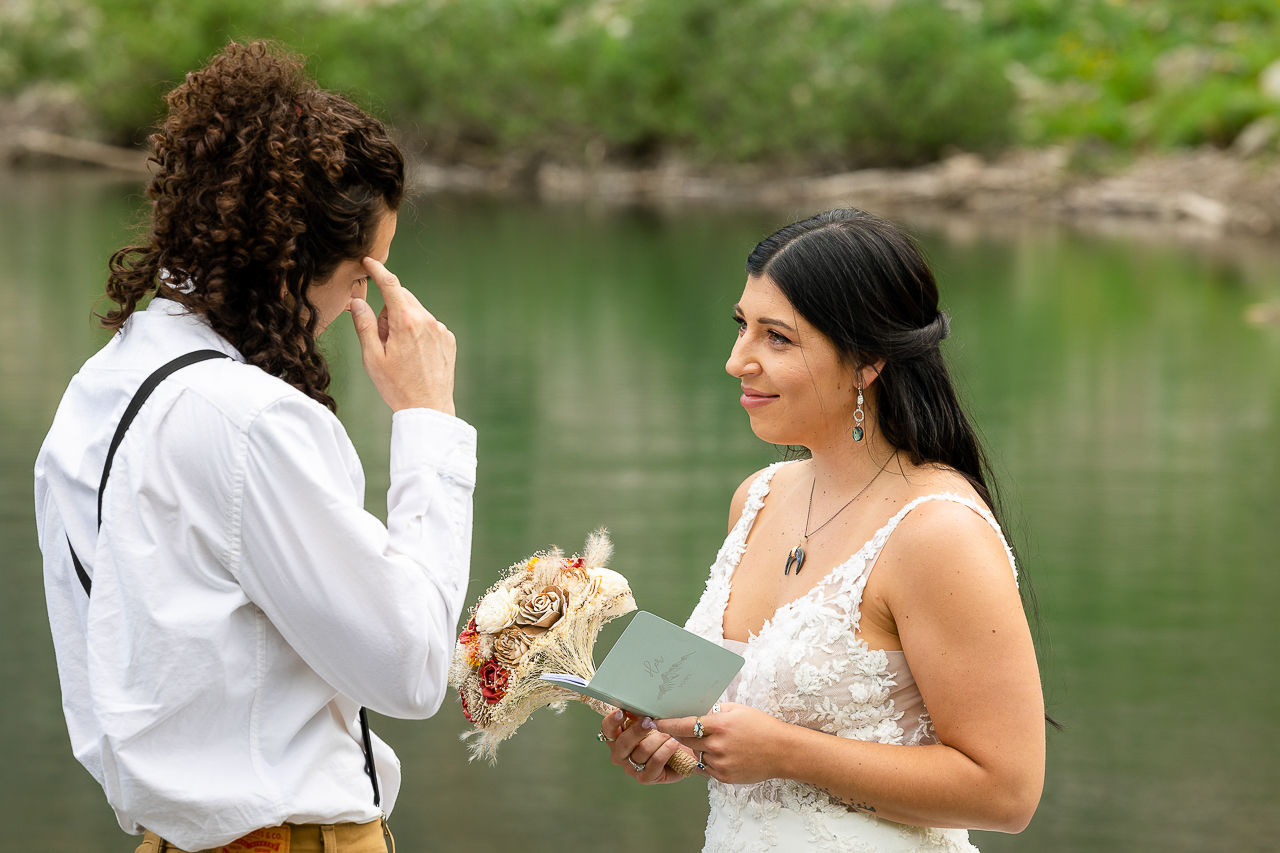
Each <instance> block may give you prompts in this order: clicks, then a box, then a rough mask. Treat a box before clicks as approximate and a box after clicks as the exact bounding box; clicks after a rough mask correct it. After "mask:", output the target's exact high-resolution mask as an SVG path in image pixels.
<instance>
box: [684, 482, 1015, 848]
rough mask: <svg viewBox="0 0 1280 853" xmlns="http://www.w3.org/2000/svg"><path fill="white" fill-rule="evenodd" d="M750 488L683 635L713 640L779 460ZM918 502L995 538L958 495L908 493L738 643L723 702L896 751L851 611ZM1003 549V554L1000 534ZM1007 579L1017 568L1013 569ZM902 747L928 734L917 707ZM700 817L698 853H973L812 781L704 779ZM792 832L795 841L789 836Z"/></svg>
mask: <svg viewBox="0 0 1280 853" xmlns="http://www.w3.org/2000/svg"><path fill="white" fill-rule="evenodd" d="M784 464H787V463H777V464H775V465H771V466H770V467H769V468H767V469H766V470H765V471H763V472H762V473H761V474H760V475H759V476H758V477H757V478H756V480H755V482H753V483H752V484H751V487H750V489H749V490H748V493H747V501H746V504H745V506H744V507H743V511H742V516H741V518H739V519H738V523H737V524H735V525H734V527H733V529H732V530H731V531H730V532H729V535H728V537H727V538H726V539H725V542H724V545H723V546H722V547H721V549H720V553H719V554H718V555H717V556H716V561H715V564H714V565H713V566H712V567H711V574H710V577H709V578H708V580H707V585H706V589H705V591H704V592H703V595H702V599H701V600H700V601H699V602H698V606H697V607H696V608H695V609H694V611H693V613H692V614H691V615H690V617H689V620H688V622H687V623H686V626H685V627H686V628H688V629H689V630H690V631H693V632H694V633H696V634H699V635H700V636H703V637H706V638H707V639H710V640H712V641H714V642H720V641H721V640H722V639H723V624H724V611H725V608H726V606H727V605H728V602H729V592H730V585H731V581H732V576H733V572H734V570H735V569H736V568H737V565H738V562H739V561H740V560H741V558H742V554H743V552H744V551H745V550H746V546H747V536H748V534H749V533H750V531H751V527H752V525H753V524H754V522H755V518H756V515H757V514H759V512H760V509H761V508H762V507H763V506H764V499H765V497H766V496H767V495H768V493H769V484H770V482H771V481H772V479H773V475H774V473H775V472H776V471H777V469H778V467H779V465H784ZM928 500H950V501H954V502H957V503H962V504H964V505H965V506H968V507H969V508H970V509H973V510H974V511H975V512H977V513H978V514H979V515H982V516H983V517H984V518H985V519H986V520H987V521H988V522H989V523H990V524H991V525H992V527H993V528H995V530H996V531H997V533H999V527H998V526H997V525H996V524H995V520H994V518H992V517H991V515H990V513H988V512H987V511H986V508H985V507H981V506H979V505H977V504H975V502H974V501H972V500H970V499H968V498H965V497H963V496H960V495H953V494H939V495H929V496H926V497H923V498H918V499H916V500H914V501H912V502H911V503H909V504H907V505H906V506H904V507H903V508H902V509H901V510H900V511H899V512H898V513H897V514H896V515H894V517H893V518H892V519H890V520H889V522H888V523H886V524H885V525H884V526H883V527H882V528H881V529H880V530H878V531H877V532H876V534H875V536H873V537H872V538H871V540H870V541H869V542H867V544H866V545H864V546H863V547H862V548H861V549H859V551H858V552H857V553H856V554H854V555H853V556H852V557H850V558H849V559H848V560H846V561H845V562H844V563H842V564H840V565H839V566H837V567H836V568H834V569H832V570H831V572H830V573H829V574H828V575H827V576H826V577H825V578H823V580H822V581H820V582H819V583H818V585H817V586H815V587H814V588H813V589H812V590H810V591H809V592H808V593H807V594H806V595H804V596H802V597H801V598H799V599H797V600H796V601H793V602H791V603H790V604H787V605H784V606H783V607H781V608H779V609H778V611H777V612H776V613H775V614H774V615H773V618H772V619H770V620H769V621H768V622H766V623H765V624H764V625H763V626H762V627H761V629H760V633H759V634H757V635H754V636H752V637H750V638H749V643H748V646H747V649H746V652H745V654H744V657H745V659H746V661H745V663H744V665H743V668H742V673H741V675H740V677H739V679H738V682H737V687H736V689H731V691H730V693H731V694H732V695H730V693H726V695H725V697H724V698H725V699H726V700H728V701H733V702H738V703H741V704H744V705H750V706H752V707H755V708H759V709H760V710H762V711H765V712H766V713H769V714H771V715H773V716H775V717H777V718H778V719H780V720H783V721H785V722H788V723H793V724H796V725H801V726H806V727H808V728H811V729H816V730H818V731H823V732H826V733H828V734H832V735H835V736H837V737H843V738H851V739H854V740H862V741H870V742H875V743H885V744H903V743H904V741H903V729H902V728H901V727H900V726H899V720H900V719H901V717H902V712H901V711H898V710H896V709H895V708H894V703H893V701H892V700H891V699H890V698H889V693H890V690H891V689H892V688H893V687H894V681H893V678H892V677H891V675H890V670H889V660H888V657H887V655H886V654H885V652H883V651H881V650H874V649H870V648H869V647H868V646H867V644H866V642H864V641H863V640H860V639H858V638H857V636H856V635H857V631H858V620H859V607H860V606H861V603H862V593H863V590H864V588H865V586H866V582H867V578H868V577H869V576H870V570H871V568H872V567H873V566H874V564H875V560H876V558H877V557H878V556H879V554H880V551H881V550H882V549H883V548H884V545H885V542H886V541H887V540H888V538H889V536H890V534H892V533H893V531H894V529H895V528H896V527H897V525H898V523H899V522H900V521H901V520H902V519H903V518H904V517H905V516H906V515H907V513H909V512H910V511H911V510H912V509H914V508H915V507H916V506H918V505H920V504H921V503H923V502H925V501H928ZM1000 539H1001V542H1002V544H1004V545H1005V549H1006V552H1008V553H1009V560H1010V565H1011V566H1013V556H1012V552H1010V551H1009V548H1008V544H1007V543H1006V542H1005V541H1004V537H1003V535H1001V537H1000ZM1014 575H1015V578H1016V575H1017V571H1016V568H1015V569H1014ZM920 723H921V724H920V725H919V726H918V727H916V728H917V730H916V731H915V732H914V733H913V736H912V738H911V742H912V744H919V743H920V742H921V740H922V739H923V738H925V737H928V736H931V735H933V724H932V721H930V720H929V719H928V713H927V711H926V712H924V714H923V715H922V717H921V720H920ZM708 787H709V791H710V801H711V814H710V817H709V818H708V821H707V844H706V847H705V851H704V853H722V852H723V853H730V851H733V853H737V851H743V850H745V851H761V853H763V851H772V852H773V853H777V851H784V850H791V849H816V850H832V851H842V853H873V851H921V853H924V851H947V853H961V851H965V852H966V853H974V851H976V848H975V847H973V846H972V845H971V844H969V842H968V834H967V833H966V832H964V831H963V830H940V829H931V828H928V827H917V826H907V825H904V824H898V823H893V822H891V821H886V820H882V819H879V818H876V817H874V816H873V815H869V814H866V813H864V812H860V811H854V810H852V809H851V808H850V807H848V806H846V805H845V804H844V803H843V802H841V801H840V800H838V799H836V798H834V797H832V796H831V795H829V794H827V793H826V792H824V791H822V790H819V789H818V788H816V787H814V786H813V785H808V784H805V783H801V782H795V781H792V780H788V779H769V780H766V781H764V782H760V783H758V784H754V785H727V784H723V783H720V782H717V781H715V780H714V779H713V780H710V782H709V785H708ZM798 835H802V836H804V837H796V836H798Z"/></svg>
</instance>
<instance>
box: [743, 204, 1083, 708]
mask: <svg viewBox="0 0 1280 853" xmlns="http://www.w3.org/2000/svg"><path fill="white" fill-rule="evenodd" d="M747 274H748V275H750V276H762V275H767V276H768V277H769V279H770V280H771V281H773V283H774V284H776V285H777V286H778V289H779V290H781V291H782V293H783V295H784V296H786V297H787V301H788V302H790V303H791V305H792V307H793V308H795V310H796V312H797V313H798V314H799V315H800V316H801V317H804V318H805V320H807V321H808V322H809V323H810V324H811V325H812V326H814V328H816V329H817V330H818V331H819V332H821V333H822V334H824V335H826V337H827V339H828V340H830V341H831V343H832V344H834V345H835V347H836V350H837V352H839V353H840V355H841V357H842V358H844V359H845V360H846V361H848V362H849V363H850V364H852V365H854V366H855V367H859V366H862V365H866V364H871V363H874V362H875V361H877V360H879V359H884V366H883V367H882V368H881V370H880V376H879V378H878V379H877V381H876V388H877V391H876V397H875V399H876V424H877V426H878V428H879V429H880V431H881V432H882V433H883V434H884V437H885V439H886V440H887V441H888V442H889V444H891V445H892V446H893V447H894V448H895V449H897V450H898V451H899V452H901V453H905V454H906V455H907V457H908V458H909V459H910V460H911V462H912V463H913V464H915V465H930V464H932V465H945V466H947V467H949V468H952V469H954V470H955V471H957V472H959V473H960V474H961V475H962V476H964V478H965V479H966V480H968V481H969V484H970V485H972V486H973V489H974V491H976V492H977V493H978V494H979V495H980V496H981V497H982V500H983V502H984V503H986V505H987V508H988V509H990V510H991V514H992V515H993V516H995V518H996V521H997V522H998V523H999V524H1000V526H1001V527H1005V524H1004V522H1003V520H1002V518H1001V516H1002V515H1003V512H1002V509H1001V506H1000V497H999V492H998V489H997V488H996V487H995V478H994V476H993V474H992V472H991V465H990V462H989V461H988V459H987V454H986V451H985V450H983V447H982V442H981V441H980V440H979V438H978V434H977V431H976V430H975V429H974V428H973V425H972V424H971V423H970V422H969V418H968V416H967V415H966V414H965V411H964V407H963V406H961V405H960V400H959V398H958V397H957V396H956V392H955V387H954V385H953V384H952V382H951V374H950V373H949V371H948V370H947V365H946V362H945V361H944V360H943V358H942V350H941V349H940V347H939V344H940V343H942V341H943V339H944V338H946V337H947V335H948V334H949V333H950V331H951V323H950V320H949V319H948V318H947V315H946V314H944V313H942V312H941V311H939V310H938V283H937V281H936V280H935V279H934V277H933V271H932V270H930V269H929V265H928V263H926V262H925V259H924V255H923V254H922V253H921V251H920V249H919V247H918V246H917V245H916V243H915V241H914V240H912V239H911V237H910V236H908V235H907V234H906V233H904V232H903V231H902V230H901V229H900V228H898V227H897V226H896V225H894V224H893V223H891V222H888V221H887V220H884V219H881V218H879V217H877V216H872V215H871V214H870V213H866V212H864V211H861V210H853V209H837V210H828V211H826V212H825V213H819V214H818V215H817V216H814V217H811V218H809V219H806V220H804V221H802V222H794V223H792V224H791V225H788V226H786V227H784V228H781V229H779V230H778V231H776V232H774V233H773V234H771V235H769V236H768V237H766V238H765V239H764V240H762V241H760V243H759V244H757V245H756V247H755V249H753V250H752V252H751V254H750V255H749V256H747ZM1010 548H1011V549H1013V548H1014V546H1013V543H1012V541H1010ZM1020 574H1021V575H1022V583H1021V584H1020V585H1019V590H1020V592H1021V594H1022V597H1023V601H1024V603H1025V604H1026V605H1028V607H1029V609H1030V610H1031V613H1032V621H1033V622H1038V621H1039V612H1038V607H1037V604H1036V598H1035V591H1034V589H1033V588H1032V586H1031V583H1030V580H1029V579H1028V578H1027V577H1026V573H1025V571H1024V572H1020ZM1045 720H1046V721H1048V722H1049V724H1050V725H1052V726H1054V727H1055V728H1059V729H1061V728H1062V725H1061V724H1060V723H1059V722H1058V721H1056V720H1055V719H1053V717H1050V716H1048V715H1046V716H1045Z"/></svg>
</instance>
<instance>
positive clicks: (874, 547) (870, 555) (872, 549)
mask: <svg viewBox="0 0 1280 853" xmlns="http://www.w3.org/2000/svg"><path fill="white" fill-rule="evenodd" d="M929 501H951V502H952V503H958V504H962V505H964V506H967V507H968V508H969V509H971V510H973V511H974V512H976V513H977V514H978V515H980V516H981V517H982V518H983V519H984V520H985V521H986V522H987V524H990V525H991V529H992V530H994V531H995V532H996V536H997V537H999V539H1000V544H1001V545H1002V546H1004V553H1005V556H1007V557H1008V558H1009V568H1010V569H1011V570H1012V571H1013V582H1014V584H1017V583H1018V564H1017V562H1016V561H1015V560H1014V558H1013V549H1012V548H1010V547H1009V541H1008V540H1007V539H1005V538H1004V531H1003V530H1001V529H1000V524H999V523H998V522H997V521H996V519H995V516H993V515H992V514H991V510H989V509H987V508H986V507H985V506H983V505H982V504H980V503H978V502H977V501H975V500H974V499H973V498H969V497H965V496H964V495H957V494H955V493H954V492H939V493H938V494H935V495H924V496H923V497H919V498H916V499H915V500H913V501H911V502H910V503H908V504H907V505H906V506H904V507H903V508H902V509H900V510H898V512H897V514H895V515H894V516H893V518H891V519H889V521H888V522H886V523H885V525H884V527H881V528H880V529H879V530H877V531H876V535H875V536H873V537H871V541H870V542H868V543H867V547H866V553H865V557H866V563H865V568H864V569H863V571H862V577H861V578H860V579H859V580H860V582H861V585H865V584H866V579H867V577H868V576H870V574H871V569H872V568H873V567H874V566H875V564H876V561H877V560H878V559H879V558H880V552H881V551H883V550H884V546H885V543H886V542H888V541H889V536H890V535H891V534H892V533H893V531H894V530H896V529H897V527H898V524H899V523H900V522H901V521H902V519H904V518H906V517H907V513H909V512H911V510H913V509H915V508H916V507H918V506H920V504H922V503H927V502H929Z"/></svg>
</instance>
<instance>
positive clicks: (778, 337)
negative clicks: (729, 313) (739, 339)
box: [733, 315, 792, 344]
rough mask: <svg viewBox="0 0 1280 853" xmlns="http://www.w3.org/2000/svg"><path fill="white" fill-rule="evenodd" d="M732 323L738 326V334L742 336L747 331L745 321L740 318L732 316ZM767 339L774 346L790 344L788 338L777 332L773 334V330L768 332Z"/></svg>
mask: <svg viewBox="0 0 1280 853" xmlns="http://www.w3.org/2000/svg"><path fill="white" fill-rule="evenodd" d="M733 322H735V323H737V324H738V334H742V333H743V332H745V331H746V330H747V321H746V320H744V319H742V318H741V317H739V316H737V315H734V318H733ZM769 339H770V340H772V341H773V342H774V343H776V344H791V343H792V341H791V339H790V338H788V337H787V336H786V335H783V334H781V333H779V332H775V331H774V330H773V329H770V330H769Z"/></svg>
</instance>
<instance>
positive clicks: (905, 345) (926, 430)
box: [747, 209, 997, 513]
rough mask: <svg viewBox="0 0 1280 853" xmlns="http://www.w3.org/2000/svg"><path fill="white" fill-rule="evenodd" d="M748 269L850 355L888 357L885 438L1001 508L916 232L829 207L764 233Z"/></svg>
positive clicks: (882, 383) (855, 361)
mask: <svg viewBox="0 0 1280 853" xmlns="http://www.w3.org/2000/svg"><path fill="white" fill-rule="evenodd" d="M747 273H748V275H752V276H761V275H767V276H768V277H769V278H770V279H771V280H772V281H773V282H774V283H775V284H776V285H777V286H778V288H779V289H780V290H781V291H782V293H783V295H785V296H786V297H787V300H788V301H789V302H790V303H791V305H792V306H793V307H794V308H795V309H796V312H797V313H799V314H800V316H802V317H804V318H805V319H806V320H808V321H809V323H810V324H812V325H813V326H814V327H815V328H816V329H817V330H818V331H820V332H822V334H823V335H825V336H826V337H827V339H828V340H830V341H831V343H832V344H834V345H835V347H836V350H837V351H838V352H839V353H840V355H841V357H842V358H844V359H845V360H847V361H848V362H849V363H850V364H852V365H854V366H862V365H866V364H870V363H873V362H875V361H877V360H878V359H884V367H883V368H882V369H881V371H880V376H879V379H878V380H877V382H876V389H877V390H876V398H875V399H876V422H877V426H878V427H879V429H880V432H881V433H882V434H883V435H884V437H885V439H886V440H887V441H888V442H889V443H890V444H891V445H893V447H894V448H896V449H897V450H898V451H900V452H902V453H904V454H906V455H907V457H908V458H909V459H910V460H911V462H912V463H913V464H915V465H927V464H937V465H946V466H948V467H950V468H953V469H955V470H956V471H958V472H959V473H960V474H962V475H963V476H964V478H965V479H966V480H968V481H969V483H970V484H971V485H972V486H973V488H974V490H975V491H976V492H978V494H979V495H981V496H982V500H983V501H984V502H985V503H986V504H987V506H988V507H989V508H990V509H991V511H992V512H993V513H996V512H997V499H996V495H995V493H994V490H993V488H992V487H991V484H992V483H993V478H992V476H991V468H990V464H989V463H988V461H987V455H986V453H985V452H984V451H983V449H982V443H981V442H980V441H979V440H978V436H977V433H976V432H975V430H974V429H973V426H972V425H971V424H970V423H969V418H968V417H967V416H966V415H965V412H964V409H963V407H962V406H961V405H960V401H959V399H958V398H957V397H956V392H955V388H954V387H953V385H952V383H951V376H950V374H949V372H948V371H947V365H946V362H945V361H944V360H943V358H942V351H941V349H940V348H939V346H938V345H939V344H940V343H941V342H942V340H943V338H945V337H946V336H947V334H948V333H949V331H950V321H949V320H948V319H947V316H946V314H943V313H942V312H940V311H939V310H938V284H937V282H936V281H935V280H934V277H933V272H932V271H931V270H930V269H929V265H928V264H927V263H925V260H924V257H923V255H922V254H921V253H920V250H919V248H918V247H917V246H916V244H915V242H914V241H913V240H912V239H911V238H910V237H909V236H907V235H906V234H905V233H903V232H902V230H901V229H899V228H898V227H897V226H895V225H893V224H892V223H890V222H887V221H886V220H883V219H880V218H879V217H876V216H872V215H871V214H869V213H864V212H863V211H861V210H847V209H846V210H828V211H826V212H825V213H820V214H818V215H817V216H814V217H812V218H810V219H806V220H804V221H803V222H795V223H792V224H791V225H788V226H786V227H785V228H782V229H780V230H779V231H777V232H775V233H774V234H772V235H770V236H769V237H768V238H766V239H765V240H763V241H761V242H760V243H759V245H757V246H756V247H755V250H754V251H752V252H751V255H750V256H749V257H748V258H747Z"/></svg>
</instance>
